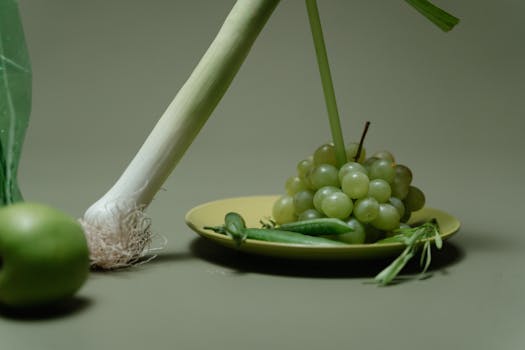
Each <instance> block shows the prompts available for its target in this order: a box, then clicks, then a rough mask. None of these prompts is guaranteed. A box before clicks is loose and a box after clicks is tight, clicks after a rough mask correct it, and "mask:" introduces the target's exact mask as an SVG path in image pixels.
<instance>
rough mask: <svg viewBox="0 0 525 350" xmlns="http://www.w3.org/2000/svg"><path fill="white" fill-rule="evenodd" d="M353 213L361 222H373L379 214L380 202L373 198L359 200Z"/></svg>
mask: <svg viewBox="0 0 525 350" xmlns="http://www.w3.org/2000/svg"><path fill="white" fill-rule="evenodd" d="M353 213H354V217H355V218H356V219H357V220H359V221H360V222H363V223H366V222H371V221H372V220H374V219H375V218H376V217H377V215H378V214H379V202H378V201H377V200H376V199H375V198H373V197H365V198H362V199H359V200H357V201H356V202H355V204H354V210H353Z"/></svg>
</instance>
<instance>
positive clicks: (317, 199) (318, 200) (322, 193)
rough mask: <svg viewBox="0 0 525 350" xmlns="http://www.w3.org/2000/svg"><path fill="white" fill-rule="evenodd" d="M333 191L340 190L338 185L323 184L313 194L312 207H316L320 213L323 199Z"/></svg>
mask: <svg viewBox="0 0 525 350" xmlns="http://www.w3.org/2000/svg"><path fill="white" fill-rule="evenodd" d="M334 192H341V189H340V188H339V187H335V186H325V187H321V188H320V189H318V190H317V191H316V192H315V194H314V200H313V203H314V208H315V209H317V211H319V212H320V213H322V212H323V208H322V207H321V205H322V203H323V199H324V198H325V197H326V196H327V195H329V194H332V193H334Z"/></svg>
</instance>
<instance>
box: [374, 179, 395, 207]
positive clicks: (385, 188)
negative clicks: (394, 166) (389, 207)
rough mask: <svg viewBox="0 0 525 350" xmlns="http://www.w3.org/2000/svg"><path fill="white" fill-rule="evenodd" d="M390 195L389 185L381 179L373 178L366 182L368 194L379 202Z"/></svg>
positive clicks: (382, 201) (385, 199) (384, 200)
mask: <svg viewBox="0 0 525 350" xmlns="http://www.w3.org/2000/svg"><path fill="white" fill-rule="evenodd" d="M391 195H392V190H391V188H390V185H389V184H388V182H386V181H385V180H383V179H374V180H371V181H370V183H369V184H368V196H369V197H373V198H375V199H376V200H377V201H378V202H379V203H385V202H386V201H388V198H390V196H391Z"/></svg>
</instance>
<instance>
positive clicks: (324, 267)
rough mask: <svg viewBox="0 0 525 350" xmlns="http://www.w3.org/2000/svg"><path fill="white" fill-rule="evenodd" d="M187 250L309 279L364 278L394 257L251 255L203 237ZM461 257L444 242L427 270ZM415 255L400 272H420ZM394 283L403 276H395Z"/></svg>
mask: <svg viewBox="0 0 525 350" xmlns="http://www.w3.org/2000/svg"><path fill="white" fill-rule="evenodd" d="M190 250H191V252H192V253H193V254H194V255H195V256H197V257H198V258H201V259H203V260H206V261H208V262H210V263H213V264H216V265H220V266H222V267H225V268H229V269H232V270H234V271H237V273H260V274H267V275H278V276H289V277H311V278H366V277H374V276H375V275H377V274H378V273H379V272H380V271H381V270H383V269H384V268H385V267H386V266H388V265H389V264H390V263H391V262H392V261H393V260H394V259H395V257H391V258H382V259H374V260H335V261H328V260H318V261H311V260H296V259H283V258H273V257H265V256H258V255H251V254H247V253H243V252H241V251H237V250H233V249H229V248H225V247H222V246H220V245H217V244H215V243H213V242H210V241H208V240H206V239H204V238H200V237H199V238H196V239H195V240H194V241H193V242H192V244H191V246H190ZM464 256H465V253H464V251H463V250H461V249H460V248H459V247H458V246H456V245H454V244H452V243H449V242H444V244H443V248H442V249H441V250H437V249H433V251H432V263H431V265H430V268H429V269H428V272H430V273H431V272H437V271H440V272H442V273H446V268H447V267H448V266H451V265H453V264H456V263H458V262H459V261H461V260H462V259H463V258H464ZM418 258H419V255H418V256H417V257H415V258H414V259H412V260H411V261H410V262H409V263H408V264H407V266H406V267H405V268H404V269H403V272H402V274H403V275H417V274H419V272H420V271H421V268H420V266H419V259H418ZM397 282H398V283H401V282H403V279H402V278H401V279H398V281H397Z"/></svg>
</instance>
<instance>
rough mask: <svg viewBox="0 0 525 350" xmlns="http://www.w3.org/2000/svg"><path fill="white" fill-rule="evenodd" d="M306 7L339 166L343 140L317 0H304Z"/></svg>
mask: <svg viewBox="0 0 525 350" xmlns="http://www.w3.org/2000/svg"><path fill="white" fill-rule="evenodd" d="M306 9H307V11H308V19H309V21H310V29H311V30H312V37H313V39H314V46H315V53H316V55H317V63H318V65H319V72H320V74H321V82H322V84H323V92H324V98H325V101H326V108H327V110H328V118H329V121H330V130H331V132H332V139H333V142H334V146H335V156H336V160H337V163H338V165H339V166H341V165H343V164H344V163H346V151H345V144H344V140H343V132H342V130H341V123H340V120H339V112H338V110H337V102H336V99H335V93H334V85H333V82H332V75H331V73H330V66H329V64H328V56H327V54H326V46H325V42H324V37H323V29H322V27H321V20H320V18H319V10H318V8H317V1H316V0H306Z"/></svg>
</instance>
